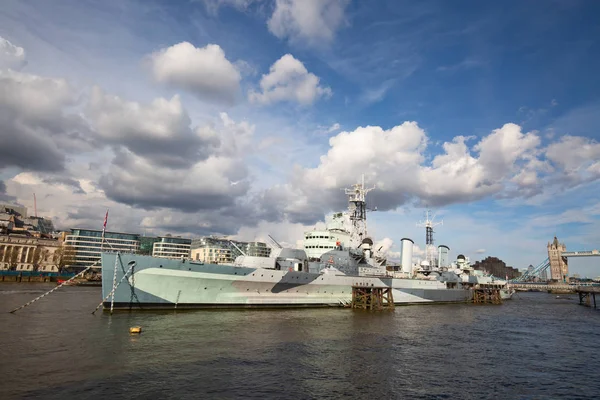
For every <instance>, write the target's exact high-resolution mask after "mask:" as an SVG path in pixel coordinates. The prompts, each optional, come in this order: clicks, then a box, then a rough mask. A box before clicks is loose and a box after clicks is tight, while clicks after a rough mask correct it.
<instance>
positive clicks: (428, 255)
mask: <svg viewBox="0 0 600 400" xmlns="http://www.w3.org/2000/svg"><path fill="white" fill-rule="evenodd" d="M434 218H435V214H432V213H431V210H426V211H425V221H419V223H417V226H418V227H425V259H426V260H427V261H428V262H429V266H430V267H431V268H433V267H434V266H435V265H437V257H436V251H435V245H434V243H433V227H434V226H437V225H443V224H444V221H440V222H433V220H434Z"/></svg>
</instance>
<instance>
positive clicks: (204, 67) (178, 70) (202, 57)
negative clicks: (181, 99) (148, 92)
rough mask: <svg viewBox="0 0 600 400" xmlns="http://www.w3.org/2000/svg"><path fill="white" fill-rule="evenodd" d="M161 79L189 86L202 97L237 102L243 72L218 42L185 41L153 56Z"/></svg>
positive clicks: (154, 65)
mask: <svg viewBox="0 0 600 400" xmlns="http://www.w3.org/2000/svg"><path fill="white" fill-rule="evenodd" d="M150 60H151V65H152V74H153V76H154V79H155V80H156V81H157V82H160V83H164V84H168V85H172V86H174V87H176V88H178V89H182V90H187V91H190V92H192V93H194V94H195V95H197V96H198V97H201V98H206V99H210V100H218V101H223V102H227V103H233V102H234V101H235V97H236V95H237V93H238V91H239V87H240V80H241V75H240V72H239V71H238V70H237V68H236V67H235V65H234V64H232V63H231V62H230V61H229V60H228V59H227V58H226V57H225V52H224V51H223V49H222V48H221V47H220V46H219V45H216V44H209V45H207V46H205V47H196V46H194V45H193V44H191V43H189V42H181V43H178V44H175V45H173V46H171V47H167V48H164V49H161V50H160V51H157V52H155V53H153V54H152V55H151V56H150Z"/></svg>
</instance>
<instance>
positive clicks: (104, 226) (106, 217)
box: [100, 208, 108, 252]
mask: <svg viewBox="0 0 600 400" xmlns="http://www.w3.org/2000/svg"><path fill="white" fill-rule="evenodd" d="M107 222H108V208H107V209H106V215H105V216H104V225H103V226H102V241H101V242H100V252H102V250H103V249H104V234H105V233H106V223H107Z"/></svg>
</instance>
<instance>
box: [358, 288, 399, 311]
mask: <svg viewBox="0 0 600 400" xmlns="http://www.w3.org/2000/svg"><path fill="white" fill-rule="evenodd" d="M351 307H352V308H356V309H361V310H372V311H382V310H393V309H394V296H393V294H392V288H390V287H387V286H381V287H374V286H370V287H369V286H352V304H351Z"/></svg>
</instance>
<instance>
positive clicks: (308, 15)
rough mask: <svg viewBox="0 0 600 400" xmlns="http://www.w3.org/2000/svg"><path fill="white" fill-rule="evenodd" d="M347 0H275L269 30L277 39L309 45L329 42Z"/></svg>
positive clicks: (342, 17)
mask: <svg viewBox="0 0 600 400" xmlns="http://www.w3.org/2000/svg"><path fill="white" fill-rule="evenodd" d="M348 3H349V0H276V2H275V10H274V11H273V15H271V18H270V19H269V21H268V22H267V26H268V27H269V31H270V32H271V33H272V34H273V35H275V36H277V37H278V38H280V39H285V38H287V39H289V41H290V42H292V43H305V44H307V45H309V46H315V45H322V44H327V43H330V42H331V41H332V40H333V38H334V36H335V32H336V31H337V30H338V29H339V28H340V26H341V25H342V24H343V23H344V22H345V16H344V11H345V9H346V6H347V5H348Z"/></svg>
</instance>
